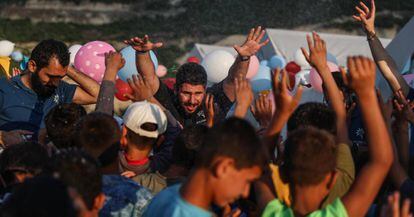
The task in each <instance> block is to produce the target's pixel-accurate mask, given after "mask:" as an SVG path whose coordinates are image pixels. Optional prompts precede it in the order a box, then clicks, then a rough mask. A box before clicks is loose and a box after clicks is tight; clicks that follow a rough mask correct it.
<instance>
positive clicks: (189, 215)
mask: <svg viewBox="0 0 414 217" xmlns="http://www.w3.org/2000/svg"><path fill="white" fill-rule="evenodd" d="M180 187H181V185H174V186H171V187H169V188H166V189H164V190H163V191H161V192H160V193H158V194H157V195H156V196H155V197H154V199H153V200H152V201H151V203H150V205H149V206H148V208H147V210H146V211H145V213H144V215H143V216H145V217H167V216H168V217H204V216H205V217H210V216H213V214H212V213H210V212H208V211H207V210H204V209H202V208H199V207H197V206H194V205H191V204H190V203H188V202H186V201H184V200H183V199H182V198H181V196H180V193H179V190H180Z"/></svg>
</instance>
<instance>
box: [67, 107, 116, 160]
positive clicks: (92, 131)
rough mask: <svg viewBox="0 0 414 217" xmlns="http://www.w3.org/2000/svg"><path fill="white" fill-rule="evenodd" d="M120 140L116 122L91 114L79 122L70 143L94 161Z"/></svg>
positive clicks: (108, 117)
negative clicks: (82, 150) (80, 148)
mask: <svg viewBox="0 0 414 217" xmlns="http://www.w3.org/2000/svg"><path fill="white" fill-rule="evenodd" d="M120 139H121V130H120V129H119V126H118V123H117V122H116V120H115V119H114V118H113V117H112V116H111V115H108V114H105V113H101V112H93V113H90V114H88V115H86V116H84V117H82V118H81V119H80V120H79V122H78V123H77V125H76V129H75V133H74V134H73V140H72V142H74V143H75V145H74V146H77V147H82V148H83V149H84V150H85V151H86V152H87V153H88V154H90V155H92V156H93V157H94V158H95V159H96V158H98V157H99V156H100V155H101V154H102V153H103V152H105V151H106V150H107V149H108V148H110V147H111V146H112V145H114V144H116V143H119V141H120Z"/></svg>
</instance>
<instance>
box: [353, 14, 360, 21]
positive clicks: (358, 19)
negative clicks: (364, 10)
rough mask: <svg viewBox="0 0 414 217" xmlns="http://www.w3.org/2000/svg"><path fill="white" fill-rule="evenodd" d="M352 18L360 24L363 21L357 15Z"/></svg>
mask: <svg viewBox="0 0 414 217" xmlns="http://www.w3.org/2000/svg"><path fill="white" fill-rule="evenodd" d="M352 18H354V20H356V21H359V22H361V21H362V19H361V18H360V17H359V16H357V15H352Z"/></svg>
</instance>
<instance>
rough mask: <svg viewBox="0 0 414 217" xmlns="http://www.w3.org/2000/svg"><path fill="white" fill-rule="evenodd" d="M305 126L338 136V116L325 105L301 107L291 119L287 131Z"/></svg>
mask: <svg viewBox="0 0 414 217" xmlns="http://www.w3.org/2000/svg"><path fill="white" fill-rule="evenodd" d="M304 126H312V127H316V128H318V129H322V130H326V131H328V132H330V133H332V134H333V135H336V115H335V113H334V111H333V110H332V109H331V108H330V107H328V106H327V105H326V104H324V103H319V102H308V103H304V104H302V105H300V106H299V107H298V108H297V109H296V110H295V112H293V114H292V116H291V117H290V118H289V120H288V123H287V129H288V131H289V132H291V131H293V130H296V129H298V128H300V127H304Z"/></svg>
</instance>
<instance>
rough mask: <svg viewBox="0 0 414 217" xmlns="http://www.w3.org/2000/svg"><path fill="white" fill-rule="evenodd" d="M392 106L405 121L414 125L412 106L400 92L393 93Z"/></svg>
mask: <svg viewBox="0 0 414 217" xmlns="http://www.w3.org/2000/svg"><path fill="white" fill-rule="evenodd" d="M395 97H396V99H394V106H395V108H396V109H397V111H398V112H399V114H400V115H401V116H402V117H403V118H405V119H406V120H407V121H409V122H411V123H414V112H413V104H412V103H411V102H410V101H408V100H407V99H406V98H405V96H404V94H403V93H402V91H401V90H399V91H397V92H396V93H395Z"/></svg>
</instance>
